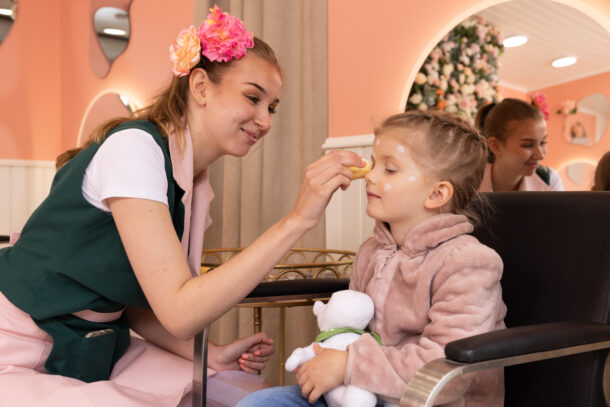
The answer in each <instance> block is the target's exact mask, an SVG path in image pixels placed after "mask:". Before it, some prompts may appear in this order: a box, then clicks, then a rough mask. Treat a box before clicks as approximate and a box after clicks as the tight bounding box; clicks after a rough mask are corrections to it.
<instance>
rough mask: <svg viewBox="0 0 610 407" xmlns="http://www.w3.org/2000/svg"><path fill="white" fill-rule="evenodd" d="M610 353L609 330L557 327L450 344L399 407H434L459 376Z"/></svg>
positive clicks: (530, 328) (580, 324)
mask: <svg viewBox="0 0 610 407" xmlns="http://www.w3.org/2000/svg"><path fill="white" fill-rule="evenodd" d="M608 348H610V326H609V325H605V324H600V323H593V322H558V323H548V324H538V325H530V326H523V327H516V328H507V329H503V330H499V331H494V332H489V333H486V334H481V335H475V336H472V337H469V338H464V339H460V340H458V341H454V342H450V343H448V344H447V345H446V346H445V355H446V356H447V358H446V359H436V360H433V361H432V362H430V363H428V364H426V365H425V366H423V367H422V368H420V369H419V370H417V372H415V375H414V376H413V377H412V378H411V380H409V383H407V387H406V389H405V392H404V393H403V395H402V397H401V399H400V404H399V406H400V407H431V406H432V405H433V404H434V401H435V400H436V398H437V397H438V395H439V394H440V392H441V391H442V389H443V388H444V387H445V386H446V385H447V384H448V383H449V382H451V380H453V379H455V378H456V377H459V376H461V375H464V374H467V373H471V372H479V371H483V370H488V369H493V368H497V367H505V366H513V365H519V364H525V363H531V362H536V361H539V360H546V359H553V358H559V357H563V356H568V355H574V354H578V353H585V352H591V351H596V350H599V349H608Z"/></svg>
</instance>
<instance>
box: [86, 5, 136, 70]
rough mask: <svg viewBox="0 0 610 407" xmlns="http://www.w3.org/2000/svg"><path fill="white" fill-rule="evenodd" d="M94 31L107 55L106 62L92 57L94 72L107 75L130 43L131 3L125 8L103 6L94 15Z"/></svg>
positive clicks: (105, 55)
mask: <svg viewBox="0 0 610 407" xmlns="http://www.w3.org/2000/svg"><path fill="white" fill-rule="evenodd" d="M93 25H94V32H95V36H96V38H97V41H98V43H99V46H100V47H101V50H102V52H103V54H104V57H105V61H103V62H105V63H103V62H100V61H96V60H95V58H93V57H91V64H92V68H93V70H94V72H95V73H96V74H97V75H98V76H100V77H103V76H105V75H106V74H107V73H108V71H109V70H110V66H111V65H112V62H113V61H114V60H115V59H116V58H117V57H118V56H119V55H121V54H122V53H123V52H124V51H125V49H126V48H127V45H128V43H129V36H130V23H129V3H127V4H126V6H125V8H124V9H123V8H118V7H101V8H99V9H97V10H96V11H95V14H94V16H93Z"/></svg>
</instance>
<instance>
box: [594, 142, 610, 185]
mask: <svg viewBox="0 0 610 407" xmlns="http://www.w3.org/2000/svg"><path fill="white" fill-rule="evenodd" d="M592 189H593V191H610V151H606V154H604V155H603V156H602V158H600V160H599V162H598V163H597V167H596V168H595V176H594V178H593V188H592Z"/></svg>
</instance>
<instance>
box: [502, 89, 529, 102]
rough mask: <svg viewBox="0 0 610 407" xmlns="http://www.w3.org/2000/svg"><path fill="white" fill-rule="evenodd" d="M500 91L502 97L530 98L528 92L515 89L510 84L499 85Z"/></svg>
mask: <svg viewBox="0 0 610 407" xmlns="http://www.w3.org/2000/svg"><path fill="white" fill-rule="evenodd" d="M498 91H499V92H500V95H501V97H502V99H504V98H512V99H520V100H529V99H528V96H527V92H523V91H521V90H517V89H513V88H511V87H509V86H498Z"/></svg>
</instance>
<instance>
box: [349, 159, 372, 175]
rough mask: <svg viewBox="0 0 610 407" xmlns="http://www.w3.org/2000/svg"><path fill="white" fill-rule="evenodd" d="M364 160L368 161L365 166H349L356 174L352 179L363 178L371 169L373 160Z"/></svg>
mask: <svg viewBox="0 0 610 407" xmlns="http://www.w3.org/2000/svg"><path fill="white" fill-rule="evenodd" d="M363 161H364V162H365V163H366V165H365V166H364V167H347V168H349V169H350V171H351V172H352V173H353V174H354V176H353V178H352V180H355V179H358V178H363V177H364V176H365V175H366V174H367V172H369V171H370V170H371V162H370V161H369V160H365V159H363Z"/></svg>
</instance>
